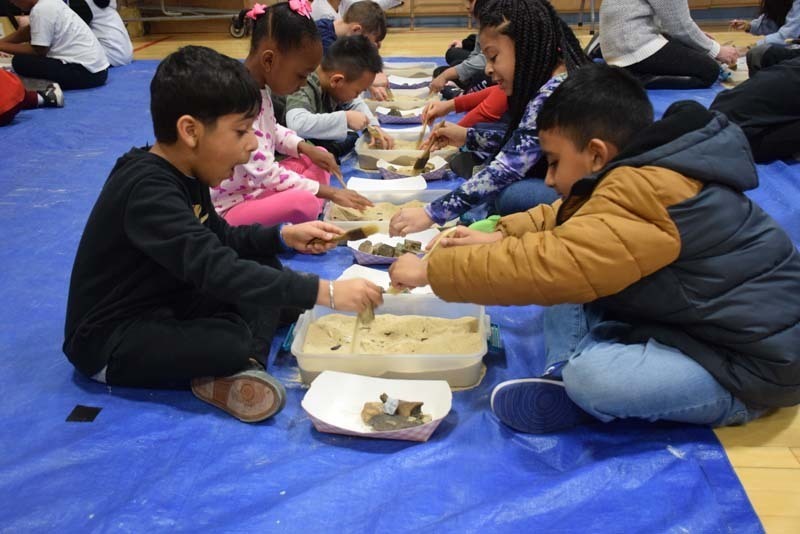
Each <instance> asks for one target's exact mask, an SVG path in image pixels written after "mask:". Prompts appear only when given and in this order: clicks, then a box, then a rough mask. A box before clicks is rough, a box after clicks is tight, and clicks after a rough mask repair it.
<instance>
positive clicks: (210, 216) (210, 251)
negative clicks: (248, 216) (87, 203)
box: [63, 148, 319, 376]
mask: <svg viewBox="0 0 800 534" xmlns="http://www.w3.org/2000/svg"><path fill="white" fill-rule="evenodd" d="M282 249H283V247H282V244H281V241H280V236H279V233H278V227H272V228H265V227H262V226H259V225H252V226H239V227H232V226H229V225H228V224H227V223H226V222H225V221H224V220H223V219H221V218H220V217H219V216H218V215H217V214H216V212H215V211H214V207H213V205H212V204H211V200H210V197H209V190H208V186H206V185H204V184H202V183H200V182H198V181H197V180H196V179H194V178H191V177H189V176H186V175H184V174H183V173H182V172H180V171H179V170H178V169H177V168H175V167H174V166H173V165H171V164H170V163H169V162H168V161H166V160H165V159H163V158H161V157H159V156H156V155H154V154H151V153H149V152H147V151H145V150H143V149H136V148H135V149H132V150H131V151H130V152H128V153H127V154H125V155H124V156H122V157H121V158H120V159H119V160H118V161H117V164H116V165H115V166H114V169H113V170H112V171H111V175H110V176H109V177H108V180H106V183H105V185H104V187H103V189H102V191H101V192H100V196H99V197H98V199H97V202H96V203H95V205H94V208H93V209H92V212H91V214H90V215H89V220H88V221H87V223H86V228H85V229H84V231H83V236H82V237H81V242H80V245H79V246H78V252H77V255H76V257H75V264H74V266H73V269H72V278H71V280H70V289H69V300H68V302H67V320H66V325H65V328H64V336H65V341H64V347H63V350H64V353H65V354H66V355H67V357H68V358H69V359H70V361H71V362H72V363H73V365H75V367H77V368H78V369H79V370H80V371H82V372H83V373H84V374H86V375H89V376H91V375H94V374H95V373H97V372H99V371H100V370H101V369H102V368H103V367H104V366H105V365H106V364H107V363H108V362H106V361H105V360H104V356H103V354H101V353H102V352H105V351H99V352H101V353H98V351H97V350H90V349H89V347H97V346H102V345H98V339H97V336H101V337H108V336H109V334H110V333H111V332H112V331H113V330H114V329H115V328H116V327H117V326H119V325H120V324H122V323H124V322H126V321H130V320H132V319H135V318H136V317H138V316H141V315H142V314H144V313H146V312H148V311H151V310H154V309H157V308H159V307H163V306H165V305H169V303H170V302H175V301H176V300H180V299H182V298H190V297H191V295H192V294H195V295H196V294H197V292H198V291H199V292H201V293H203V294H206V295H208V296H209V297H212V298H215V299H218V300H219V301H221V302H225V303H230V304H233V305H241V304H250V305H256V306H259V305H260V306H298V307H301V308H311V307H312V306H313V305H314V303H315V301H316V297H317V290H318V283H319V280H318V277H317V276H315V275H309V274H303V273H296V272H294V271H291V270H288V269H283V270H280V269H274V268H271V267H267V266H264V265H261V264H260V263H258V262H256V261H252V260H248V259H246V258H265V257H271V256H275V255H276V254H277V253H278V252H280V251H281V250H282ZM276 264H277V263H276ZM101 342H102V340H101Z"/></svg>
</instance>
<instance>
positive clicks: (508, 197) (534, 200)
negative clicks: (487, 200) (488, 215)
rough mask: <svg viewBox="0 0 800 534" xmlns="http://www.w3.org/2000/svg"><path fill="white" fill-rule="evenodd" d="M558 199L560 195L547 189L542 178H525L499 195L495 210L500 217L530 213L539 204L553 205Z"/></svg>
mask: <svg viewBox="0 0 800 534" xmlns="http://www.w3.org/2000/svg"><path fill="white" fill-rule="evenodd" d="M557 198H558V193H556V192H555V190H554V189H551V188H549V187H547V186H546V185H545V183H544V180H542V179H541V178H525V179H524V180H520V181H519V182H514V183H513V184H511V185H509V186H507V187H506V188H505V189H503V190H502V191H501V192H500V194H498V195H497V199H496V200H495V209H496V210H497V213H498V214H499V215H502V216H505V215H510V214H512V213H521V212H523V211H528V210H529V209H531V208H533V207H535V206H538V205H539V204H552V203H553V202H555V201H556V199H557Z"/></svg>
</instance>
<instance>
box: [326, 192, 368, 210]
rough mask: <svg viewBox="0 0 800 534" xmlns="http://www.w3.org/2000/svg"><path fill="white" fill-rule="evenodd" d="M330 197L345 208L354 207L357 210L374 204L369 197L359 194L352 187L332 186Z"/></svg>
mask: <svg viewBox="0 0 800 534" xmlns="http://www.w3.org/2000/svg"><path fill="white" fill-rule="evenodd" d="M330 199H331V201H332V202H333V203H334V204H338V205H339V206H344V207H345V208H355V209H357V210H359V211H364V210H365V209H366V208H369V207H370V206H373V205H374V204H373V203H372V201H370V199H368V198H367V197H364V196H361V195H360V194H358V193H357V192H356V191H353V190H352V189H335V188H334V189H333V194H332V195H331V198H330Z"/></svg>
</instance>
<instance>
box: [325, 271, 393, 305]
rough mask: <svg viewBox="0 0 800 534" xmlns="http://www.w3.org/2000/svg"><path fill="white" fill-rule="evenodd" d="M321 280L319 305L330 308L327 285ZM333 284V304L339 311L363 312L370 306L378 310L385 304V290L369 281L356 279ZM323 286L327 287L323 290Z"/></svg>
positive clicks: (338, 281) (332, 282)
mask: <svg viewBox="0 0 800 534" xmlns="http://www.w3.org/2000/svg"><path fill="white" fill-rule="evenodd" d="M322 282H323V281H322V280H320V292H319V294H318V295H317V304H322V305H323V306H330V304H331V303H330V294H329V293H328V291H327V284H323V283H322ZM329 283H331V284H333V303H334V305H335V306H336V309H337V310H342V311H350V312H359V313H360V312H362V311H364V310H365V309H367V307H368V306H371V307H372V308H377V307H378V306H380V305H381V304H383V290H381V288H380V287H379V286H376V285H375V284H373V283H372V282H370V281H369V280H364V279H363V278H354V279H352V280H337V281H335V282H334V281H331V282H329ZM323 286H326V287H324V288H323Z"/></svg>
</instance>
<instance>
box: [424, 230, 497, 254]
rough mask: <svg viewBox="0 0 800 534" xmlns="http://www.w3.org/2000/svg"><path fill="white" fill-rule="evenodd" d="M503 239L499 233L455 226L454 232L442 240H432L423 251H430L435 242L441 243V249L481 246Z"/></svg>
mask: <svg viewBox="0 0 800 534" xmlns="http://www.w3.org/2000/svg"><path fill="white" fill-rule="evenodd" d="M501 239H503V234H501V233H500V232H488V233H487V232H480V231H478V230H472V229H470V228H467V227H466V226H457V227H456V230H455V231H453V233H451V234H450V235H448V236H447V237H443V238H441V239H440V238H438V237H437V238H436V239H432V240H431V242H430V243H428V245H427V246H426V247H425V250H430V249H431V248H433V244H434V243H436V242H437V241H441V243H439V246H440V247H442V248H447V247H458V246H462V245H483V244H486V243H494V242H496V241H500V240H501Z"/></svg>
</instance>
